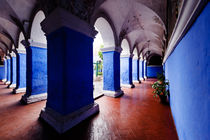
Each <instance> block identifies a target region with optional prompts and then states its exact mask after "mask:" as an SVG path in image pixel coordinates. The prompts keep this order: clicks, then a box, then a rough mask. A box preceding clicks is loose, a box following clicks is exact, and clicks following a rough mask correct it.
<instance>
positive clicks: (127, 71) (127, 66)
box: [120, 57, 135, 88]
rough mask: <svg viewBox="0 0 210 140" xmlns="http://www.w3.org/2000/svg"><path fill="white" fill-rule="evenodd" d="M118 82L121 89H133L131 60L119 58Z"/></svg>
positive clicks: (129, 58)
mask: <svg viewBox="0 0 210 140" xmlns="http://www.w3.org/2000/svg"><path fill="white" fill-rule="evenodd" d="M120 77H121V79H120V81H121V86H122V87H128V88H134V87H135V86H134V84H133V80H132V58H131V57H120Z"/></svg>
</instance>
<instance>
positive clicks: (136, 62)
mask: <svg viewBox="0 0 210 140" xmlns="http://www.w3.org/2000/svg"><path fill="white" fill-rule="evenodd" d="M132 63H133V64H132V76H133V82H135V83H141V81H140V80H139V59H138V58H133V61H132Z"/></svg>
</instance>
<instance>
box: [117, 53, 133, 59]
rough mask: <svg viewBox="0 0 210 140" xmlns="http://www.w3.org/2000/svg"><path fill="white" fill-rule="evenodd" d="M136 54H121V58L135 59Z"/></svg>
mask: <svg viewBox="0 0 210 140" xmlns="http://www.w3.org/2000/svg"><path fill="white" fill-rule="evenodd" d="M133 56H134V54H121V55H120V57H130V58H133Z"/></svg>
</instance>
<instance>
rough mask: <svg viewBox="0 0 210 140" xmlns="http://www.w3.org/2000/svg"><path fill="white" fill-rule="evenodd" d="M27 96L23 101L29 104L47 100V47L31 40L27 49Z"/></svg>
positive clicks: (24, 96) (23, 97)
mask: <svg viewBox="0 0 210 140" xmlns="http://www.w3.org/2000/svg"><path fill="white" fill-rule="evenodd" d="M26 58H27V61H26V68H27V71H26V78H27V79H26V87H27V88H26V94H25V95H23V96H22V99H21V101H22V102H23V103H26V104H29V103H33V102H38V101H42V100H46V99H47V45H46V44H43V43H38V42H34V41H31V40H30V47H27V48H26Z"/></svg>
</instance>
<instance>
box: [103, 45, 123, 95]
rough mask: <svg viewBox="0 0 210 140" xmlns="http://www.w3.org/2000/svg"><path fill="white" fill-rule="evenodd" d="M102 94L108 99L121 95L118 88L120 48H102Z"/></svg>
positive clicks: (121, 92)
mask: <svg viewBox="0 0 210 140" xmlns="http://www.w3.org/2000/svg"><path fill="white" fill-rule="evenodd" d="M101 50H102V52H103V84H104V85H103V93H104V95H106V96H110V97H119V96H120V95H122V94H123V91H122V90H121V87H120V52H121V48H120V47H112V48H110V47H109V48H103V49H101Z"/></svg>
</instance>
